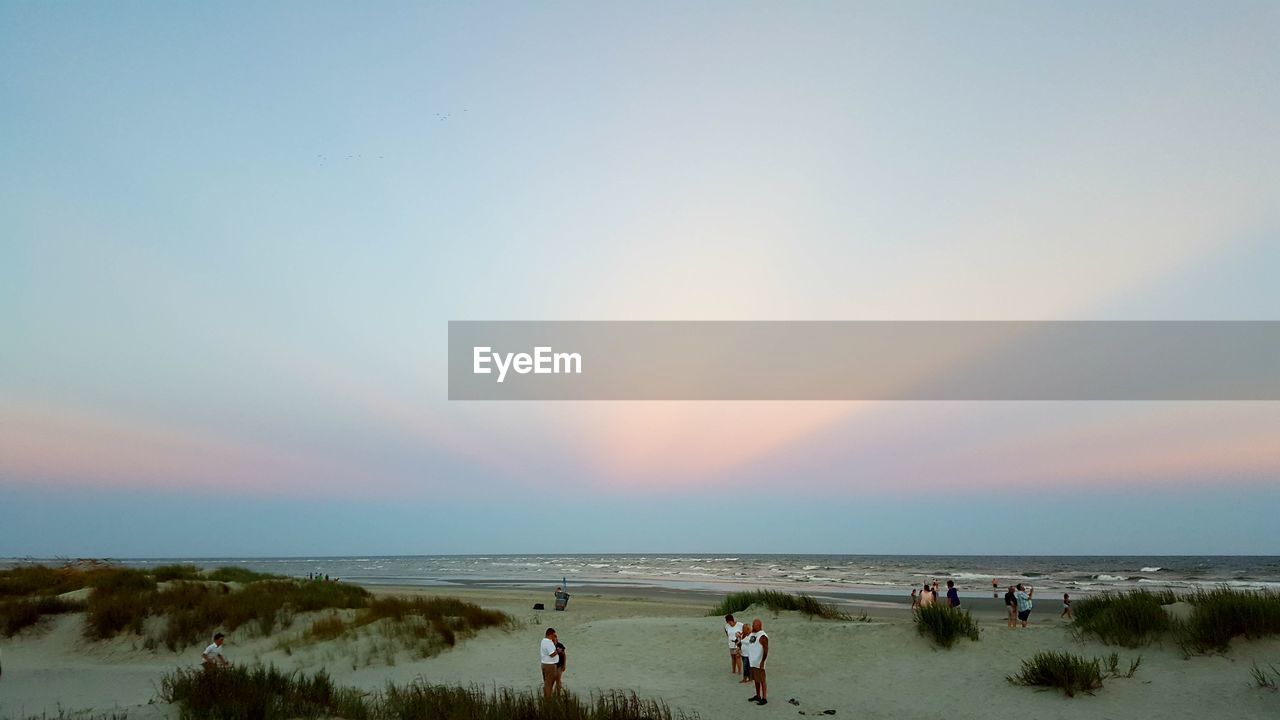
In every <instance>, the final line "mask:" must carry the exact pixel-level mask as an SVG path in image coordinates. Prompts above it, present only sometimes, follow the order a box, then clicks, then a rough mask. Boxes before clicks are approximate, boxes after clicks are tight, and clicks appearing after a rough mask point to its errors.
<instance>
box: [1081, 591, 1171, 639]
mask: <svg viewBox="0 0 1280 720" xmlns="http://www.w3.org/2000/svg"><path fill="white" fill-rule="evenodd" d="M1176 600H1177V598H1176V597H1174V596H1173V593H1172V592H1171V591H1168V592H1161V593H1152V592H1149V591H1147V590H1135V591H1133V592H1120V593H1112V592H1108V593H1102V594H1101V595H1094V596H1092V597H1087V598H1084V599H1082V600H1078V601H1076V603H1075V605H1074V606H1073V609H1074V611H1075V624H1074V628H1075V630H1076V632H1077V634H1079V635H1081V636H1084V635H1093V636H1095V637H1097V638H1098V639H1099V640H1101V641H1102V642H1103V643H1106V644H1107V645H1121V646H1124V647H1138V646H1140V645H1146V644H1148V643H1150V642H1151V641H1152V640H1153V639H1155V638H1156V637H1157V636H1159V635H1160V634H1162V633H1164V632H1167V631H1168V630H1169V629H1170V627H1171V626H1172V621H1171V619H1170V617H1169V613H1167V612H1166V611H1165V609H1164V607H1163V605H1165V604H1168V603H1172V602H1174V601H1176Z"/></svg>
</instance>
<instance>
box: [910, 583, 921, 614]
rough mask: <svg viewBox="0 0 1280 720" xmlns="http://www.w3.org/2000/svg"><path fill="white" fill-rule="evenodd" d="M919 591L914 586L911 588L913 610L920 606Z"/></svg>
mask: <svg viewBox="0 0 1280 720" xmlns="http://www.w3.org/2000/svg"><path fill="white" fill-rule="evenodd" d="M917 592H918V591H917V590H916V589H915V588H914V587H912V588H911V609H912V610H915V609H916V608H918V607H920V596H919V595H917V594H916V593H917Z"/></svg>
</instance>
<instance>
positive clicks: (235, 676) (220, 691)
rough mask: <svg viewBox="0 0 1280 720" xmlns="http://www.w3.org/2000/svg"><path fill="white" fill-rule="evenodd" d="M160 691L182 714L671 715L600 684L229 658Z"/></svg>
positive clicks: (432, 718) (661, 718) (213, 717)
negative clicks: (434, 680)
mask: <svg viewBox="0 0 1280 720" xmlns="http://www.w3.org/2000/svg"><path fill="white" fill-rule="evenodd" d="M160 699H161V700H163V701H164V702H167V703H172V704H175V705H177V706H178V709H179V717H181V718H182V719H183V720H206V719H207V720H250V719H252V720H285V719H286V718H321V717H340V718H345V719H346V720H392V719H394V720H438V719H442V718H466V719H467V720H508V719H509V718H519V719H520V720H678V719H679V718H685V717H687V716H685V715H684V714H683V713H674V714H673V713H672V711H671V710H670V709H669V708H668V707H667V706H666V705H665V704H664V703H662V702H661V701H657V700H645V699H642V698H639V697H637V696H636V695H635V694H633V693H623V692H602V693H598V694H595V695H593V696H591V697H590V698H580V697H577V696H572V695H568V696H562V697H557V698H554V699H552V700H550V701H547V700H543V699H542V697H541V694H540V693H533V692H528V691H519V690H511V689H506V688H495V689H492V690H488V689H483V688H478V687H458V686H447V685H431V684H426V683H413V684H410V685H395V684H388V685H387V686H386V688H384V689H383V690H382V691H380V692H362V691H360V690H356V689H353V688H348V687H343V686H340V685H337V684H335V683H334V682H333V681H332V679H330V678H329V676H328V675H327V674H326V673H325V672H323V671H321V672H318V673H316V674H314V675H307V674H304V673H300V672H285V671H282V670H278V669H276V668H275V667H274V666H271V667H261V666H259V667H243V666H232V667H226V668H215V669H199V670H194V669H191V670H176V671H174V672H172V673H170V674H168V675H166V676H165V677H164V678H163V679H162V680H161V682H160Z"/></svg>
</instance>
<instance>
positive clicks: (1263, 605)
mask: <svg viewBox="0 0 1280 720" xmlns="http://www.w3.org/2000/svg"><path fill="white" fill-rule="evenodd" d="M1185 599H1186V601H1187V602H1188V603H1190V604H1191V614H1190V616H1189V617H1187V619H1186V620H1185V621H1183V622H1180V623H1178V624H1177V627H1176V632H1177V636H1178V644H1179V646H1181V647H1182V649H1183V651H1184V652H1186V653H1188V654H1203V653H1209V652H1223V651H1225V650H1226V649H1227V648H1228V647H1229V646H1230V645H1231V641H1232V640H1234V639H1235V638H1238V637H1243V638H1247V639H1251V640H1254V639H1258V638H1262V637H1267V636H1273V635H1280V593H1276V592H1272V591H1265V590H1234V589H1232V588H1228V587H1220V588H1215V589H1213V590H1200V591H1197V592H1195V593H1192V594H1191V595H1188V596H1186V598H1185Z"/></svg>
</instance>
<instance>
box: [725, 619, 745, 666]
mask: <svg viewBox="0 0 1280 720" xmlns="http://www.w3.org/2000/svg"><path fill="white" fill-rule="evenodd" d="M741 630H742V623H740V622H738V621H737V620H734V619H733V615H725V616H724V634H725V635H726V636H728V638H729V672H731V673H733V674H734V675H737V674H738V673H740V672H742V656H741V655H739V653H738V633H739V632H740V631H741Z"/></svg>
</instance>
